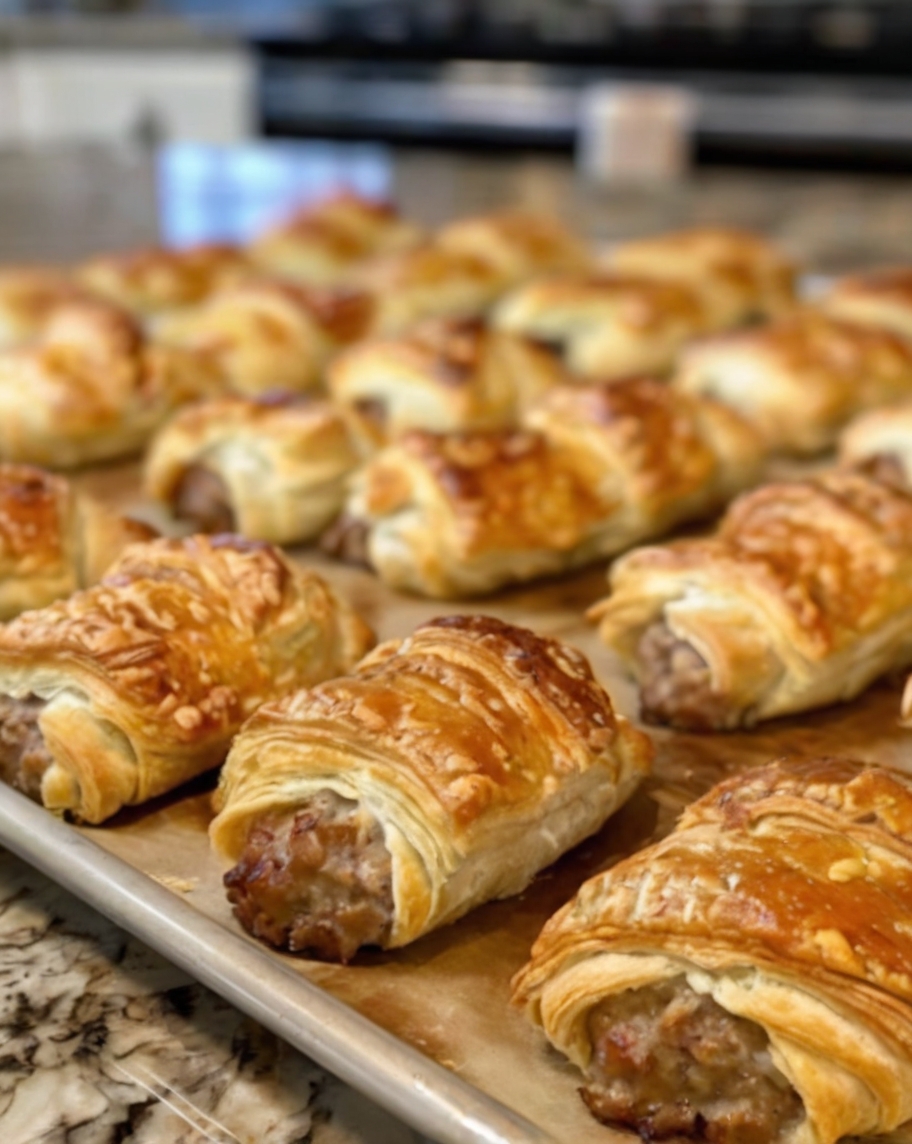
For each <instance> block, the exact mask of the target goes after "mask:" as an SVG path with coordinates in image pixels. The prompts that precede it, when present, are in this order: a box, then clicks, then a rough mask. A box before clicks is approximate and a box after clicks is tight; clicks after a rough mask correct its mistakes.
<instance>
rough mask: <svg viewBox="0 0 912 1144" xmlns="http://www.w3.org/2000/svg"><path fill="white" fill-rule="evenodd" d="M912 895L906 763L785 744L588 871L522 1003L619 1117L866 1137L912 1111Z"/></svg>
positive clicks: (545, 940)
mask: <svg viewBox="0 0 912 1144" xmlns="http://www.w3.org/2000/svg"><path fill="white" fill-rule="evenodd" d="M910 912H912V782H910V779H909V778H908V776H906V775H902V774H899V773H896V772H892V771H887V770H883V769H880V768H877V767H869V766H865V765H864V764H862V763H855V762H850V761H848V760H842V759H808V760H784V761H781V762H779V763H775V764H772V765H770V766H767V767H763V768H759V769H757V770H753V771H748V772H746V773H745V774H742V775H738V776H736V777H735V778H732V779H728V780H727V781H725V782H723V783H721V784H720V785H719V786H717V787H716V788H715V789H714V790H712V791H711V792H710V793H709V794H708V795H707V796H706V797H704V798H703V799H701V800H700V801H699V802H697V803H696V804H695V805H693V806H692V807H690V808H689V810H687V811H685V813H684V816H683V818H682V819H681V821H680V823H679V824H678V827H677V829H676V830H675V831H674V832H673V833H672V834H670V835H669V836H668V837H667V838H665V839H664V840H663V841H661V842H659V843H658V844H656V845H654V846H651V847H649V848H648V849H646V850H643V851H641V852H640V853H638V854H634V855H633V856H632V857H630V858H627V859H626V860H625V861H623V862H621V863H619V864H618V865H617V866H615V867H613V868H612V869H611V870H608V871H607V872H606V873H603V874H599V875H597V876H596V877H595V878H592V879H591V880H590V881H588V882H586V883H585V885H583V887H582V889H581V890H580V891H579V893H578V894H577V896H576V898H575V899H574V900H573V901H572V902H570V903H569V904H568V905H567V906H565V907H564V909H562V910H560V911H559V912H558V913H557V914H555V916H554V917H553V918H552V919H551V920H550V921H549V922H548V924H547V925H546V926H545V928H544V930H543V931H542V933H541V936H540V937H539V938H538V940H537V941H536V943H535V946H534V948H533V951H532V959H531V961H530V963H529V964H528V965H527V966H526V967H525V969H523V970H522V972H521V973H520V974H518V976H517V977H516V979H515V981H514V990H515V992H514V1001H515V1003H517V1004H518V1005H520V1006H522V1007H523V1008H524V1009H525V1010H526V1011H527V1013H528V1014H529V1016H530V1017H531V1019H532V1020H533V1021H534V1022H536V1023H537V1024H540V1025H541V1026H543V1028H544V1031H545V1033H546V1035H547V1037H548V1039H549V1041H550V1042H551V1043H552V1044H553V1045H554V1046H555V1047H556V1048H557V1049H559V1050H560V1052H562V1053H564V1054H565V1055H566V1056H567V1057H569V1058H570V1060H571V1061H572V1062H573V1063H574V1064H575V1065H576V1066H577V1067H578V1068H579V1069H580V1070H582V1072H583V1073H584V1074H585V1083H584V1086H583V1088H582V1090H581V1094H582V1096H583V1099H584V1100H585V1102H586V1104H587V1105H588V1107H589V1109H590V1111H591V1112H592V1113H593V1114H594V1115H595V1116H596V1117H598V1119H599V1120H601V1121H603V1122H605V1123H606V1124H609V1125H611V1126H612V1127H615V1128H627V1129H632V1130H633V1131H634V1132H636V1133H638V1134H639V1135H640V1136H642V1138H643V1139H648V1140H664V1139H673V1140H683V1139H686V1140H712V1141H714V1142H717V1144H835V1142H836V1141H837V1140H841V1139H844V1138H849V1137H851V1138H853V1139H854V1138H855V1137H856V1136H859V1137H862V1136H863V1137H864V1138H865V1139H868V1138H869V1136H874V1135H880V1134H887V1133H891V1132H892V1131H893V1130H894V1129H896V1128H898V1127H899V1126H900V1125H902V1124H903V1123H904V1122H906V1121H908V1120H910V1119H912V984H910V983H912V931H910V926H909V917H910ZM890 1138H891V1139H892V1137H890ZM903 1138H904V1139H905V1138H906V1137H903Z"/></svg>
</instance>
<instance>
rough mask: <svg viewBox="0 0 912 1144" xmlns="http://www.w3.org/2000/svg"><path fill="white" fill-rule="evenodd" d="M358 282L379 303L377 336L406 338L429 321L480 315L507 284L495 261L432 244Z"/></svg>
mask: <svg viewBox="0 0 912 1144" xmlns="http://www.w3.org/2000/svg"><path fill="white" fill-rule="evenodd" d="M353 282H354V284H355V285H357V287H358V288H359V289H363V290H366V291H367V292H368V293H369V294H370V295H371V296H372V298H373V299H374V317H373V323H372V327H371V329H372V332H373V333H376V334H400V333H402V332H403V331H404V330H407V329H409V328H410V327H411V326H414V325H416V324H417V323H418V322H421V321H424V320H425V319H427V318H475V317H478V316H479V315H481V314H484V313H485V312H486V311H487V310H488V309H490V307H491V306H492V305H493V303H494V301H495V300H496V299H497V298H498V297H499V296H500V295H501V294H502V293H503V292H504V290H505V289H506V286H507V282H506V280H505V277H504V274H503V272H502V271H500V270H499V269H498V268H497V267H496V266H495V265H494V264H493V263H492V262H488V261H486V260H485V259H483V258H479V257H478V256H477V255H474V254H465V253H463V252H462V251H456V250H447V249H446V248H444V247H442V246H440V245H438V244H434V243H430V242H428V243H424V244H423V245H421V246H418V247H415V248H414V249H413V250H407V251H405V252H404V253H402V254H394V255H390V256H388V257H385V258H380V259H377V260H376V261H374V262H371V263H370V264H368V265H366V266H365V267H364V268H363V269H362V270H361V271H360V272H359V274H358V275H357V277H356V278H354V279H353Z"/></svg>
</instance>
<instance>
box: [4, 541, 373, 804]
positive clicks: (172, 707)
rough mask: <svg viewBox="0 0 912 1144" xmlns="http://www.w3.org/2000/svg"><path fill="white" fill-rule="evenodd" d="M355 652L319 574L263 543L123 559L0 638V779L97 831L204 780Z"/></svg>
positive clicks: (138, 553)
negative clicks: (257, 724) (252, 723)
mask: <svg viewBox="0 0 912 1144" xmlns="http://www.w3.org/2000/svg"><path fill="white" fill-rule="evenodd" d="M370 643H371V635H370V632H369V630H368V629H367V628H366V627H365V625H364V624H363V623H362V622H361V621H360V620H359V619H358V618H357V616H355V615H354V613H353V612H351V611H350V609H349V608H348V607H347V606H346V605H344V604H343V603H341V602H340V601H339V600H338V599H336V597H335V596H334V595H333V594H332V592H331V591H330V589H329V588H328V587H327V585H326V584H325V583H324V582H323V581H322V580H321V579H320V577H319V576H317V575H316V574H314V573H312V572H307V571H302V570H300V569H297V568H295V567H294V566H293V565H291V564H289V563H288V562H287V561H286V560H285V559H284V557H282V556H281V554H280V553H279V552H278V551H277V550H276V549H274V548H270V547H269V546H267V545H263V544H257V543H254V542H252V541H245V540H241V539H240V538H239V537H235V536H221V537H217V538H215V539H212V540H210V539H208V538H206V537H202V536H197V537H191V538H189V539H187V540H183V541H179V540H153V541H150V542H148V543H147V544H135V545H131V546H130V547H129V548H128V549H127V550H126V552H125V553H124V555H123V556H122V557H121V558H120V560H119V561H117V562H116V563H115V564H114V565H113V566H112V567H111V568H110V569H109V570H108V573H107V575H106V576H105V577H104V579H103V580H102V581H101V583H100V584H99V585H97V586H96V587H94V588H88V589H87V590H86V591H84V592H77V593H76V594H75V595H74V596H71V597H70V598H69V599H68V600H63V601H61V602H59V603H56V604H51V605H50V606H49V607H47V608H44V609H42V610H41V611H36V612H26V613H25V614H23V615H22V616H20V617H19V618H18V619H15V620H13V621H12V622H11V623H9V624H6V625H5V626H3V627H0V775H2V777H3V778H4V779H5V780H6V781H7V782H9V783H12V784H13V785H14V786H16V787H18V788H19V789H21V790H23V791H25V793H27V794H29V795H30V796H32V797H33V798H35V799H38V800H40V801H41V802H42V803H43V804H44V805H45V806H47V807H49V808H50V809H52V810H57V811H69V812H70V813H72V814H73V815H74V816H75V817H76V818H79V819H82V820H83V821H85V822H102V821H103V820H104V819H106V818H109V817H110V816H111V815H112V814H114V813H115V812H116V811H118V810H119V809H120V808H121V807H123V806H131V805H134V804H136V803H140V802H145V801H146V800H147V799H150V798H152V797H154V796H155V795H158V794H161V793H162V792H163V791H168V790H171V789H172V788H173V787H176V786H178V785H179V784H180V783H183V782H185V781H186V780H187V779H190V778H193V777H194V776H195V775H198V774H201V773H202V772H203V771H205V770H208V769H209V768H211V767H214V766H217V765H218V764H219V763H220V762H221V761H222V759H223V758H224V756H225V753H226V752H227V750H228V745H229V743H230V741H231V739H232V737H233V736H234V734H235V733H236V732H237V730H238V728H239V727H240V725H241V724H242V723H243V721H244V720H245V719H246V718H247V717H248V716H249V715H251V714H252V713H253V711H254V710H255V709H256V708H257V707H259V706H260V704H261V703H264V702H265V701H266V700H267V699H275V698H279V697H280V696H282V695H284V694H287V693H289V692H291V691H293V690H295V689H296V688H299V687H307V686H309V685H311V684H313V683H316V682H318V681H319V680H322V679H328V678H331V677H332V676H334V675H338V674H339V673H340V672H343V671H346V670H347V669H348V668H349V667H351V665H352V664H353V663H355V662H356V661H357V659H358V658H360V656H361V655H363V654H364V652H365V651H366V650H367V648H368V647H369V646H370Z"/></svg>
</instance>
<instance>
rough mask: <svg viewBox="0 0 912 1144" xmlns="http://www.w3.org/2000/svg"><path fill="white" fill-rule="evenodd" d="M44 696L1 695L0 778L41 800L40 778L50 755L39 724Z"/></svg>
mask: <svg viewBox="0 0 912 1144" xmlns="http://www.w3.org/2000/svg"><path fill="white" fill-rule="evenodd" d="M44 704H45V700H44V699H38V698H36V697H35V696H34V695H29V696H28V697H27V698H25V699H12V698H11V697H10V696H9V695H0V779H2V780H3V781H4V782H5V783H8V784H9V785H10V786H11V787H14V788H15V789H16V790H20V791H22V793H23V794H26V795H28V797H29V798H32V799H34V800H35V801H36V802H40V801H41V779H42V776H43V775H44V772H45V771H46V770H47V769H48V767H50V766H51V764H52V763H53V761H54V760H53V759H52V758H51V755H50V752H49V751H48V749H47V747H46V746H45V742H44V738H43V736H42V734H41V731H40V730H39V728H38V716H39V715H40V714H41V711H42V709H43V707H44Z"/></svg>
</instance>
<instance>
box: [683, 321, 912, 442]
mask: <svg viewBox="0 0 912 1144" xmlns="http://www.w3.org/2000/svg"><path fill="white" fill-rule="evenodd" d="M674 384H675V385H676V386H677V387H678V388H680V389H682V390H684V391H685V392H687V393H701V394H704V395H706V396H707V397H715V398H717V399H718V400H719V401H724V402H726V403H727V404H729V405H731V406H732V408H734V409H737V410H738V411H739V412H740V413H741V414H742V415H743V416H744V417H746V418H748V419H749V420H750V421H751V422H752V423H753V424H755V425H756V426H757V428H758V429H759V430H760V432H761V433H763V435H764V437H765V438H766V440H767V441H768V443H769V445H770V447H771V448H775V449H781V450H783V451H785V452H790V453H816V452H820V451H821V450H822V449H827V448H829V447H830V446H831V445H833V444H834V443H835V440H836V437H837V435H838V433H839V430H840V429H841V428H842V426H843V425H845V424H846V422H847V421H849V420H850V419H851V418H852V417H854V416H856V415H857V414H859V413H863V412H864V411H865V410H866V409H871V408H874V407H875V406H878V405H886V404H888V403H889V402H890V401H895V400H898V399H899V398H902V397H907V396H909V395H912V343H909V342H907V341H905V339H903V338H899V337H897V336H896V335H895V334H892V333H890V332H889V331H887V330H878V329H874V328H872V327H868V326H861V325H857V324H856V323H854V322H847V321H843V320H842V319H837V318H831V317H828V316H826V315H825V314H822V313H816V312H814V311H811V310H805V311H802V312H799V313H796V314H795V315H794V316H791V317H788V318H783V319H782V320H781V321H778V322H774V323H772V324H770V325H768V326H761V327H758V328H756V329H751V330H744V331H740V332H738V333H733V334H720V335H717V336H715V337H712V338H707V339H706V340H705V341H703V342H698V343H696V344H695V345H693V346H691V347H689V348H688V349H687V350H685V351H684V353H683V355H682V358H681V362H680V366H679V369H678V372H677V375H676V377H675V381H674Z"/></svg>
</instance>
